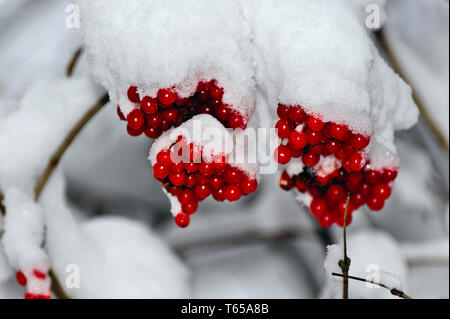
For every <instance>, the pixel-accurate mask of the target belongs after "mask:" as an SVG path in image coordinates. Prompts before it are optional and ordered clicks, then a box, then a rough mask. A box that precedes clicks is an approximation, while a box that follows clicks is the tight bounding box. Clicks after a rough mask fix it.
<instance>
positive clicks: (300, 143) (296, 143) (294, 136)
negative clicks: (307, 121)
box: [289, 131, 308, 150]
mask: <svg viewBox="0 0 450 319" xmlns="http://www.w3.org/2000/svg"><path fill="white" fill-rule="evenodd" d="M307 144H308V135H307V134H306V133H299V132H297V131H293V132H291V134H290V136H289V146H290V147H292V148H293V149H294V150H301V149H303V148H305V147H306V145H307Z"/></svg>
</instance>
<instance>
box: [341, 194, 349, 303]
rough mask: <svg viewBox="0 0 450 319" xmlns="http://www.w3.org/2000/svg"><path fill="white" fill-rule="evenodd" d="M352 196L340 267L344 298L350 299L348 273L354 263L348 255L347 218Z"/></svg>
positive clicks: (345, 220)
mask: <svg viewBox="0 0 450 319" xmlns="http://www.w3.org/2000/svg"><path fill="white" fill-rule="evenodd" d="M350 196H351V194H348V196H347V204H346V206H345V214H344V260H341V261H339V267H341V269H342V274H343V282H344V283H343V286H342V298H343V299H348V272H349V270H350V265H351V263H352V261H351V259H350V258H348V255H347V216H348V206H349V205H350Z"/></svg>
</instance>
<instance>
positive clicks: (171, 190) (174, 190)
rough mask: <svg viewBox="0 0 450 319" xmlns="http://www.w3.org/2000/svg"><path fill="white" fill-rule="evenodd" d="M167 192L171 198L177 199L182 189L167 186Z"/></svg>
mask: <svg viewBox="0 0 450 319" xmlns="http://www.w3.org/2000/svg"><path fill="white" fill-rule="evenodd" d="M168 191H169V193H170V194H172V195H173V196H175V197H178V196H180V195H181V193H182V192H183V188H182V187H178V186H169V187H168Z"/></svg>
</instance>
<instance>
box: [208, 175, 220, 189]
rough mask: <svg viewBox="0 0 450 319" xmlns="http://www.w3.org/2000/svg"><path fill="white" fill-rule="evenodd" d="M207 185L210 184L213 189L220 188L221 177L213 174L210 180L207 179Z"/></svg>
mask: <svg viewBox="0 0 450 319" xmlns="http://www.w3.org/2000/svg"><path fill="white" fill-rule="evenodd" d="M209 185H211V187H212V188H213V189H214V190H218V189H221V188H222V187H223V180H222V178H220V177H219V176H214V177H212V178H211V180H210V181H209Z"/></svg>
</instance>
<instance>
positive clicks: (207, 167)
mask: <svg viewBox="0 0 450 319" xmlns="http://www.w3.org/2000/svg"><path fill="white" fill-rule="evenodd" d="M215 170H216V169H215V168H214V165H213V164H208V163H205V162H202V163H201V164H200V173H202V174H203V176H206V177H211V176H213V175H214V172H215Z"/></svg>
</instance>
